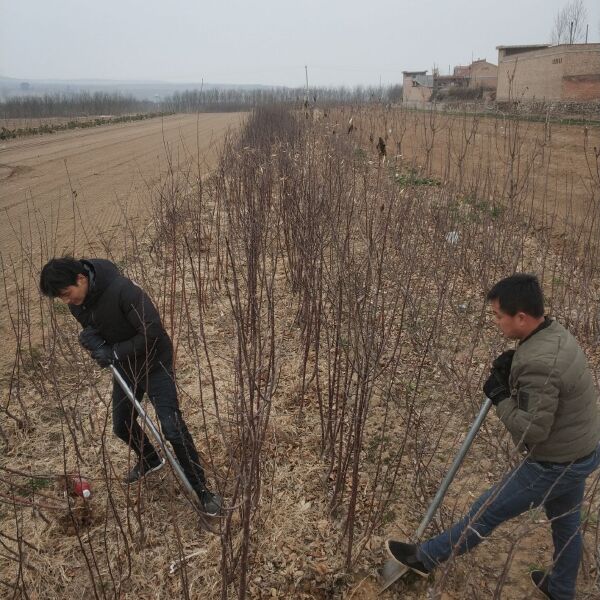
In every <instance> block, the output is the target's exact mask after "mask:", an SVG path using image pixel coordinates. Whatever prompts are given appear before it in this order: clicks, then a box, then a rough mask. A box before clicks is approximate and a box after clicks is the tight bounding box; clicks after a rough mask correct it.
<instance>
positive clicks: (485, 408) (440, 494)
mask: <svg viewBox="0 0 600 600" xmlns="http://www.w3.org/2000/svg"><path fill="white" fill-rule="evenodd" d="M491 406H492V401H491V400H490V399H489V398H487V397H486V399H485V402H484V403H483V405H482V406H481V409H480V410H479V414H478V415H477V418H476V419H475V421H473V425H471V429H469V433H467V437H466V438H465V441H464V442H463V443H462V446H461V447H460V450H459V451H458V454H457V455H456V457H455V459H454V461H453V462H452V465H451V466H450V469H449V470H448V473H446V477H444V480H443V481H442V483H441V485H440V487H439V488H438V491H437V493H436V494H435V496H434V498H433V500H432V501H431V504H430V505H429V508H428V509H427V512H426V513H425V516H424V517H423V520H422V521H421V524H420V525H419V528H418V529H417V532H416V534H415V538H416V539H417V540H419V539H421V536H422V535H423V533H425V529H427V526H428V525H429V523H430V522H431V520H432V519H433V516H434V515H435V513H436V511H437V509H438V508H439V506H440V504H441V503H442V500H443V499H444V496H445V495H446V492H447V491H448V488H449V487H450V484H451V483H452V480H453V479H454V476H455V475H456V472H457V471H458V469H459V468H460V465H461V464H462V461H463V460H464V458H465V456H466V454H467V452H468V451H469V448H470V447H471V444H472V443H473V440H474V439H475V436H476V435H477V432H478V431H479V429H480V428H481V425H482V423H483V421H484V419H485V417H486V416H487V414H488V412H489V410H490V408H491Z"/></svg>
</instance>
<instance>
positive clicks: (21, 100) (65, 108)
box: [0, 92, 158, 119]
mask: <svg viewBox="0 0 600 600" xmlns="http://www.w3.org/2000/svg"><path fill="white" fill-rule="evenodd" d="M156 110H158V108H157V106H156V104H154V102H149V101H147V100H137V99H136V98H134V97H133V96H123V95H121V94H107V93H104V92H95V93H93V94H90V93H88V92H81V93H78V94H46V95H44V96H15V97H13V98H9V99H8V100H6V101H4V102H0V118H3V119H31V118H48V117H86V116H90V115H125V114H131V113H147V112H154V111H156Z"/></svg>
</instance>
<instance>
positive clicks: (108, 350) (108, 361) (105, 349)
mask: <svg viewBox="0 0 600 600" xmlns="http://www.w3.org/2000/svg"><path fill="white" fill-rule="evenodd" d="M91 357H92V358H93V359H94V360H95V361H96V362H97V363H98V364H99V365H100V366H101V367H102V368H103V369H104V368H105V367H108V366H109V365H112V364H114V362H115V360H116V358H115V355H114V352H113V349H112V347H111V346H109V345H108V344H104V345H103V346H100V347H99V348H96V349H95V350H92V353H91Z"/></svg>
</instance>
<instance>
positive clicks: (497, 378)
mask: <svg viewBox="0 0 600 600" xmlns="http://www.w3.org/2000/svg"><path fill="white" fill-rule="evenodd" d="M514 354H515V351H514V350H506V352H503V353H502V354H500V356H498V357H497V358H496V359H495V360H494V362H493V363H492V368H491V370H490V374H489V376H488V378H487V380H486V382H485V383H484V384H483V393H484V394H485V395H486V396H487V397H488V398H489V399H490V400H491V401H492V403H493V404H494V406H497V405H498V403H499V402H502V400H506V398H508V397H510V385H509V383H508V378H509V375H510V367H511V365H512V359H513V356H514Z"/></svg>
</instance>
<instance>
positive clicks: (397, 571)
mask: <svg viewBox="0 0 600 600" xmlns="http://www.w3.org/2000/svg"><path fill="white" fill-rule="evenodd" d="M491 406H492V401H491V400H490V399H489V398H487V397H486V398H485V401H484V403H483V405H482V406H481V409H480V410H479V414H478V415H477V417H476V419H475V421H474V422H473V425H471V429H469V433H467V437H466V438H465V441H464V442H463V443H462V446H461V447H460V450H459V451H458V454H457V455H456V457H455V459H454V461H453V462H452V465H451V466H450V469H449V470H448V473H446V477H444V480H443V481H442V483H441V485H440V487H439V488H438V491H437V493H436V495H435V497H434V498H433V500H432V501H431V504H430V505H429V508H428V509H427V512H426V513H425V516H424V517H423V520H422V521H421V524H420V525H419V528H418V529H417V532H416V534H415V538H416V540H417V541H418V540H420V539H421V536H422V535H423V534H424V533H425V529H427V526H428V525H429V523H430V522H431V520H432V519H433V516H434V515H435V513H436V511H437V509H438V508H439V506H440V504H441V503H442V500H443V499H444V496H445V495H446V492H447V491H448V488H449V487H450V484H451V483H452V480H453V479H454V476H455V475H456V472H457V471H458V469H459V468H460V465H461V464H462V461H463V460H464V458H465V455H466V454H467V452H468V451H469V448H470V447H471V444H472V443H473V440H474V439H475V436H476V435H477V432H478V431H479V429H480V428H481V425H482V423H483V421H484V419H485V417H486V416H487V414H488V412H489V410H490V408H491ZM408 571H410V569H408V568H407V567H405V566H404V565H402V564H400V563H399V562H397V561H395V560H393V559H389V560H387V561H386V562H385V564H384V566H383V569H382V571H381V577H380V584H381V588H380V589H379V594H382V593H383V592H384V591H385V590H387V589H388V588H389V587H390V586H391V585H392V584H393V583H395V582H396V581H398V579H400V578H401V577H403V576H404V575H405V574H406V573H408Z"/></svg>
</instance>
